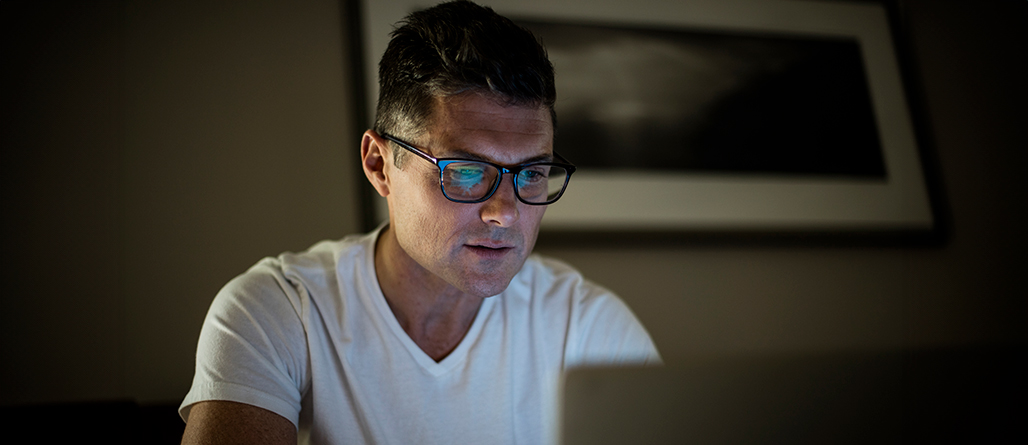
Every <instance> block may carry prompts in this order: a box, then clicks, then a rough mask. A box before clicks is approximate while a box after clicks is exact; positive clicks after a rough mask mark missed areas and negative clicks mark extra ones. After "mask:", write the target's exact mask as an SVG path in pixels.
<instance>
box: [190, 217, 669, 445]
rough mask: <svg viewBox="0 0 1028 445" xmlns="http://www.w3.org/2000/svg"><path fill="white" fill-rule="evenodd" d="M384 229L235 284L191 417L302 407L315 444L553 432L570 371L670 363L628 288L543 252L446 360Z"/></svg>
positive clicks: (525, 437)
mask: <svg viewBox="0 0 1028 445" xmlns="http://www.w3.org/2000/svg"><path fill="white" fill-rule="evenodd" d="M378 233H379V230H376V231H375V232H372V233H370V234H367V235H361V236H352V237H348V238H346V239H343V240H341V241H331V242H330V241H325V242H321V243H318V244H316V245H315V246H313V247H312V248H311V249H310V250H308V251H306V252H303V253H300V254H291V253H287V254H283V255H280V256H279V257H278V258H265V259H263V260H261V261H260V262H259V263H257V264H256V265H255V266H253V267H252V268H251V269H250V270H248V271H247V272H246V273H244V274H242V275H240V276H239V277H236V278H235V279H233V280H232V281H231V282H229V283H228V284H227V285H225V287H224V288H223V289H222V290H221V292H219V293H218V295H217V297H216V298H215V299H214V302H213V304H212V305H211V309H210V311H209V312H208V314H207V318H206V320H205V321H204V325H203V329H202V330H201V332H200V341H199V346H198V347H197V353H196V374H195V376H194V379H193V386H192V388H191V389H190V391H189V393H188V394H187V395H186V398H185V400H184V401H183V402H182V405H181V407H180V408H179V414H180V415H181V416H182V418H183V419H185V418H187V417H188V415H189V409H190V406H191V405H192V404H194V403H197V402H200V401H205V400H230V401H236V402H241V403H247V404H250V405H255V406H258V407H261V408H264V409H267V410H270V411H272V412H275V413H277V414H279V415H281V416H283V417H285V418H286V419H289V420H290V421H291V422H293V424H294V425H296V426H297V428H298V429H299V435H300V442H301V443H306V442H308V441H309V442H310V443H325V444H328V443H339V444H341V443H346V444H360V443H374V444H409V443H423V444H429V443H438V444H455V443H474V444H504V443H529V444H532V443H551V442H554V441H555V440H556V427H557V425H556V415H557V397H558V396H557V387H558V382H559V379H560V374H561V372H562V371H563V370H565V369H567V368H568V367H571V366H577V365H585V364H644V363H658V362H659V361H660V357H659V355H658V354H657V350H656V348H655V347H654V345H653V342H652V341H651V340H650V337H649V335H648V334H647V333H646V330H645V329H644V328H643V327H642V325H641V324H640V323H639V322H638V320H637V319H636V318H635V316H634V315H633V314H632V313H631V311H630V310H629V309H628V307H627V306H625V304H624V303H622V302H621V300H619V299H618V298H617V297H616V296H615V295H614V294H612V293H611V292H610V291H607V290H606V289H603V288H601V287H599V286H597V285H595V284H592V283H590V282H588V281H585V280H584V279H583V278H582V276H581V275H580V274H579V273H578V272H576V271H575V270H573V269H571V268H570V267H569V266H567V265H565V264H563V263H560V262H557V261H554V260H551V259H546V258H542V257H539V256H536V255H532V256H531V257H529V259H528V260H527V261H526V262H525V265H524V267H523V268H522V269H521V271H519V272H518V274H517V275H516V276H515V277H514V279H513V280H511V283H510V286H508V287H507V289H506V290H504V291H503V293H501V294H499V295H496V296H493V297H490V298H487V299H485V300H484V302H483V304H482V306H481V308H480V309H479V311H478V314H477V315H476V317H475V321H474V322H473V324H472V325H471V328H470V329H469V330H468V332H467V335H466V336H465V337H464V339H463V340H462V341H461V343H460V345H458V346H457V348H456V349H454V350H453V352H451V353H450V355H448V356H447V357H446V358H444V359H443V360H442V361H440V362H438V363H437V362H436V361H435V360H433V359H432V358H431V357H429V356H428V355H427V354H425V353H424V351H422V350H421V349H420V348H419V347H418V346H417V345H416V344H415V343H414V341H413V340H411V338H410V337H409V336H408V335H407V334H406V332H404V331H403V328H401V327H400V324H399V322H397V320H396V318H395V316H394V315H393V313H392V312H391V310H390V309H389V306H388V305H387V303H386V300H385V297H383V295H382V290H381V289H380V288H379V286H378V279H377V278H376V274H375V265H374V251H375V249H374V246H375V241H376V239H377V237H378Z"/></svg>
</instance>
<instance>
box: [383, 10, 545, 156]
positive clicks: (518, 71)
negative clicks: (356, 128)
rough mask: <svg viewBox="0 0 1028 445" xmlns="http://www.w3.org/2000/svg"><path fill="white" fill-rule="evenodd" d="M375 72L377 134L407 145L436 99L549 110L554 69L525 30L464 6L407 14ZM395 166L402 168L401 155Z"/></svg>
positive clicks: (420, 130)
mask: <svg viewBox="0 0 1028 445" xmlns="http://www.w3.org/2000/svg"><path fill="white" fill-rule="evenodd" d="M398 24H399V25H400V27H399V28H397V29H395V30H394V31H393V32H392V34H391V35H392V40H390V42H389V46H388V47H387V48H386V51H385V54H383V55H382V61H381V62H380V63H379V67H378V84H379V96H378V109H377V113H376V114H377V116H376V118H375V131H376V132H378V133H379V134H384V133H388V134H391V135H394V136H397V137H403V138H408V140H410V139H413V138H416V137H418V136H420V135H421V134H422V133H423V132H424V131H425V127H426V126H427V125H428V124H429V120H430V119H431V117H432V116H431V114H432V110H433V105H434V101H435V98H436V97H447V96H453V95H458V94H461V93H467V92H477V93H484V94H487V95H490V96H492V97H493V98H495V99H496V100H497V101H499V102H500V103H502V104H503V105H505V106H528V107H539V106H546V107H547V108H548V109H549V110H550V117H551V120H552V121H553V124H554V126H556V113H555V112H554V109H553V104H554V101H555V100H556V95H557V93H556V88H555V87H554V83H553V65H552V64H551V63H550V60H549V58H548V57H547V56H546V50H545V49H544V48H543V46H542V44H541V43H540V42H539V40H538V39H536V37H535V36H534V35H532V33H531V32H530V31H528V30H527V29H525V28H523V27H521V26H518V25H517V24H515V23H514V22H512V21H511V20H510V19H508V18H506V17H503V16H501V15H499V14H497V13H495V12H494V11H493V10H492V8H489V7H482V6H479V5H476V4H474V3H472V2H470V1H454V2H448V3H443V4H440V5H437V6H435V7H432V8H429V9H425V10H422V11H418V12H415V13H412V14H410V15H409V16H407V18H405V19H403V20H402V21H400V22H399V23H398ZM393 152H394V155H393V160H394V163H396V165H397V166H399V165H400V161H401V157H400V156H401V155H400V154H401V153H403V152H405V150H394V151H393Z"/></svg>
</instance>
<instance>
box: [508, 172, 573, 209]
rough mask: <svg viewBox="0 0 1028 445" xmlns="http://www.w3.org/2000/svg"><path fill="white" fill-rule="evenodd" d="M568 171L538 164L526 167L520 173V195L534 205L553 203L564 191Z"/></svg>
mask: <svg viewBox="0 0 1028 445" xmlns="http://www.w3.org/2000/svg"><path fill="white" fill-rule="evenodd" d="M567 177H568V171H567V170H566V169H565V168H564V167H560V166H557V165H551V164H537V165H532V166H529V167H525V168H524V169H523V170H521V171H520V172H519V173H518V177H517V182H518V195H519V196H521V199H523V200H525V201H527V202H532V203H544V202H548V201H552V200H553V199H555V198H556V197H557V196H560V192H561V191H562V190H564V185H565V184H566V183H567Z"/></svg>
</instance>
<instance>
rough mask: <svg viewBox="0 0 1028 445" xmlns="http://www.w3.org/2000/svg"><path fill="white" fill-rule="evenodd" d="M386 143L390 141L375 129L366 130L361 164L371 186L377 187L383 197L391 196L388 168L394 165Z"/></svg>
mask: <svg viewBox="0 0 1028 445" xmlns="http://www.w3.org/2000/svg"><path fill="white" fill-rule="evenodd" d="M386 144H388V142H387V141H386V140H385V139H383V138H382V136H379V135H378V133H376V132H375V131H374V130H368V131H365V132H364V137H363V138H362V139H361V166H362V167H363V168H364V176H367V177H368V181H369V182H371V186H372V187H375V190H376V191H378V194H379V195H382V197H386V196H389V172H388V171H387V170H388V169H391V167H392V160H391V158H390V157H389V156H390V155H391V154H392V152H391V151H390V150H389V147H388V146H387V145H386Z"/></svg>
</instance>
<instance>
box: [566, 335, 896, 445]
mask: <svg viewBox="0 0 1028 445" xmlns="http://www.w3.org/2000/svg"><path fill="white" fill-rule="evenodd" d="M902 380H903V356H902V355H901V354H899V353H895V354H891V353H884V354H874V353H851V354H823V355H805V356H800V355H795V356H773V357H772V356H768V357H747V358H717V359H715V358H709V359H698V360H695V361H694V362H693V363H690V364H688V365H685V366H665V367H649V368H581V369H575V370H571V371H569V372H568V373H567V374H566V375H565V376H564V380H563V383H562V404H561V407H560V409H561V420H560V432H559V434H560V440H561V443H562V444H564V445H584V444H589V445H603V444H679V443H688V444H743V443H745V444H761V443H769V444H771V443H773V444H779V443H792V444H808V443H809V444H813V443H817V444H824V443H833V444H849V443H853V444H857V443H859V444H867V443H875V444H882V443H899V442H902V441H903V439H904V438H903V421H904V419H903V414H904V403H903V402H904V398H903V391H902V390H903V387H902Z"/></svg>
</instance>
